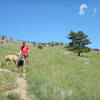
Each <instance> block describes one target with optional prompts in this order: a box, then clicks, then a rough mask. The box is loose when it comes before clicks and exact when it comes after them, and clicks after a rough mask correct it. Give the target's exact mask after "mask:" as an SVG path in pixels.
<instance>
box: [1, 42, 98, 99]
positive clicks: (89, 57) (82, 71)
mask: <svg viewBox="0 0 100 100" xmlns="http://www.w3.org/2000/svg"><path fill="white" fill-rule="evenodd" d="M29 45H30V54H29V64H27V65H26V66H25V67H24V68H23V69H26V77H25V79H26V80H27V82H28V85H29V86H28V87H27V91H28V93H29V96H30V98H31V100H100V95H99V94H100V67H99V66H100V61H99V59H100V52H99V51H98V52H94V51H92V52H90V53H87V54H82V56H81V57H78V56H76V55H75V54H73V53H70V52H67V50H66V49H65V48H64V47H63V46H56V47H49V46H46V47H44V48H43V49H38V48H37V46H33V45H32V44H29ZM20 46H21V43H20V42H15V41H13V42H10V43H8V44H4V45H0V57H1V58H0V62H4V56H5V55H8V54H16V55H17V53H18V52H19V50H20ZM1 68H3V69H9V70H11V71H13V72H16V73H21V71H20V69H18V68H17V67H16V65H15V64H14V63H10V64H9V65H5V64H4V65H3V66H1ZM6 74H9V75H11V74H12V73H6ZM6 74H5V73H4V72H0V91H1V89H2V88H3V89H5V90H6V89H8V88H7V87H6V88H5V87H4V86H3V85H2V81H4V82H10V83H11V84H14V85H11V86H12V88H13V87H14V86H16V83H15V78H14V76H13V75H11V76H12V77H9V79H8V78H7V75H6ZM6 86H7V85H6ZM8 87H9V86H8ZM9 88H10V87H9ZM3 99H4V100H7V98H6V96H4V95H3V91H1V94H0V100H3Z"/></svg>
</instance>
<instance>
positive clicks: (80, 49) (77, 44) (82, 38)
mask: <svg viewBox="0 0 100 100" xmlns="http://www.w3.org/2000/svg"><path fill="white" fill-rule="evenodd" d="M67 38H68V39H70V40H71V42H69V45H68V47H67V48H68V51H73V52H74V53H77V54H78V56H80V54H81V53H85V52H89V51H90V48H88V47H86V45H88V44H90V43H91V42H90V40H89V39H88V35H86V34H85V33H83V32H82V31H79V32H73V31H71V32H70V34H69V36H68V37H67Z"/></svg>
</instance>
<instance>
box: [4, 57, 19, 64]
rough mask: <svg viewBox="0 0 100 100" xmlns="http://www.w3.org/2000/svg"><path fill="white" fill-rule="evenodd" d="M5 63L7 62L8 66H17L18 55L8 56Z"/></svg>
mask: <svg viewBox="0 0 100 100" xmlns="http://www.w3.org/2000/svg"><path fill="white" fill-rule="evenodd" d="M5 61H6V62H7V65H8V63H9V62H14V63H15V64H16V63H17V61H18V57H17V56H16V55H7V56H5Z"/></svg>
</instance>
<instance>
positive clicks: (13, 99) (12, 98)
mask: <svg viewBox="0 0 100 100" xmlns="http://www.w3.org/2000/svg"><path fill="white" fill-rule="evenodd" d="M7 98H8V100H21V99H20V95H19V94H17V93H10V94H8V96H7Z"/></svg>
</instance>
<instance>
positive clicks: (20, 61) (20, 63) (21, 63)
mask: <svg viewBox="0 0 100 100" xmlns="http://www.w3.org/2000/svg"><path fill="white" fill-rule="evenodd" d="M17 66H18V67H20V66H24V60H22V59H19V60H18V63H17Z"/></svg>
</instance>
